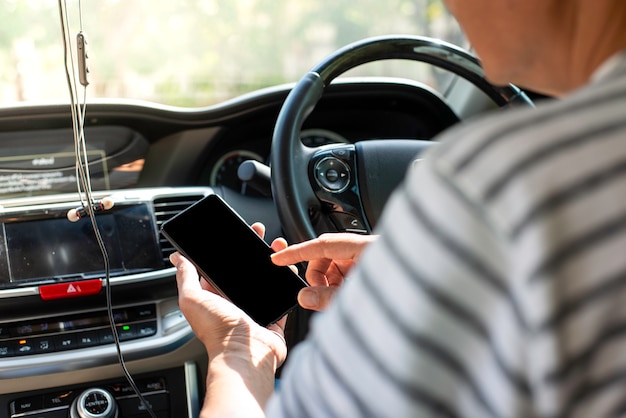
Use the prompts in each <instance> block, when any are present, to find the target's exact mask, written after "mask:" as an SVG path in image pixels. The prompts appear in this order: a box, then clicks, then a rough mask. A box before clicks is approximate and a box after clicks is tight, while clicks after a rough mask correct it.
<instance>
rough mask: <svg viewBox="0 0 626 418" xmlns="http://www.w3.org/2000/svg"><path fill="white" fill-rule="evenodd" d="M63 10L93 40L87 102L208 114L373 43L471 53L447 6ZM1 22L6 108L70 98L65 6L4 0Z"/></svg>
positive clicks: (393, 68) (377, 69)
mask: <svg viewBox="0 0 626 418" xmlns="http://www.w3.org/2000/svg"><path fill="white" fill-rule="evenodd" d="M62 1H63V2H64V4H65V5H66V7H67V11H68V16H69V18H68V24H69V28H70V32H69V33H71V34H77V33H78V32H79V31H81V30H82V31H83V32H84V33H85V35H86V38H87V42H88V49H87V51H88V56H89V69H90V73H89V86H88V89H87V93H86V94H87V99H88V100H89V99H93V98H125V99H138V100H146V101H152V102H157V103H161V104H167V105H175V106H188V107H198V106H209V105H213V104H216V103H219V102H222V101H224V100H227V99H230V98H233V97H235V96H238V95H240V94H242V93H246V92H250V91H253V90H256V89H259V88H264V87H267V86H272V85H277V84H283V83H289V82H294V81H297V80H298V79H299V78H300V77H301V76H302V75H303V74H304V73H306V72H307V71H308V70H309V69H310V68H311V67H313V66H314V65H315V64H316V63H317V62H318V61H320V60H321V59H323V58H324V57H325V56H327V55H328V54H330V53H331V52H333V51H334V50H336V49H338V48H339V47H342V46H344V45H346V44H348V43H351V42H354V41H356V40H359V39H363V38H366V37H370V36H377V35H385V34H395V33H405V34H412V35H424V36H431V37H436V38H440V39H443V40H447V41H449V42H452V43H455V44H458V45H463V37H462V35H461V33H460V30H459V28H458V26H457V25H456V23H455V21H454V20H453V19H452V18H451V17H450V16H449V14H448V13H447V12H446V10H445V8H444V6H443V4H442V3H441V1H439V0H385V1H380V0H360V1H353V0H323V1H320V0H298V1H292V0H175V1H155V0H98V1H88V0H83V1H82V2H81V3H79V2H78V1H72V0H66V1H65V0H62ZM0 15H1V16H2V17H3V19H2V20H3V22H2V25H1V26H0V62H1V63H2V71H1V72H0V99H1V100H2V103H3V104H8V103H14V102H24V101H28V102H31V101H36V102H40V101H56V102H58V101H63V102H66V101H68V100H69V97H68V89H67V82H66V76H65V69H64V58H63V40H62V30H61V19H60V17H59V2H58V1H57V0H3V1H2V2H0ZM74 53H75V51H74ZM365 67H369V66H365ZM365 67H364V68H359V69H356V70H353V71H352V72H351V73H352V74H350V75H354V74H356V75H386V76H390V75H391V76H403V77H411V78H414V79H418V80H419V81H422V82H425V83H428V84H436V83H441V82H442V78H441V77H440V76H432V69H430V68H429V69H428V70H422V69H415V68H416V67H415V64H412V63H407V62H403V63H398V62H387V63H375V64H373V65H372V66H371V68H365ZM435 87H436V86H435Z"/></svg>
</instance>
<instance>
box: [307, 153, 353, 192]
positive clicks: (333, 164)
mask: <svg viewBox="0 0 626 418" xmlns="http://www.w3.org/2000/svg"><path fill="white" fill-rule="evenodd" d="M315 180H316V181H317V184H319V185H320V186H321V187H322V188H324V189H325V190H327V191H329V192H331V193H341V192H343V191H344V190H346V188H347V187H348V185H349V184H350V168H349V167H348V165H347V164H346V163H344V162H343V161H341V160H340V159H339V158H336V157H326V158H323V159H321V160H320V161H318V162H317V163H316V164H315Z"/></svg>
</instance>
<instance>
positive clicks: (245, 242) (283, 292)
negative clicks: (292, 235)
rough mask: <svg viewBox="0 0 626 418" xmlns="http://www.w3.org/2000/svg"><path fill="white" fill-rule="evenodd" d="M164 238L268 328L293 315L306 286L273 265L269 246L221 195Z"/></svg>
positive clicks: (174, 224)
mask: <svg viewBox="0 0 626 418" xmlns="http://www.w3.org/2000/svg"><path fill="white" fill-rule="evenodd" d="M162 232H163V235H164V236H165V237H166V238H167V239H168V240H169V241H170V242H171V243H172V244H173V245H174V247H175V248H176V249H177V250H178V251H179V252H180V253H181V254H183V255H184V256H185V257H186V258H188V259H189V260H190V261H191V262H192V263H193V264H194V265H195V266H196V268H197V269H198V272H199V273H200V275H201V276H203V277H204V278H206V279H208V280H209V281H210V282H211V283H212V284H213V285H214V286H215V287H217V289H218V290H219V291H220V292H221V293H222V294H223V296H225V297H226V298H228V299H229V300H230V301H231V302H233V303H234V304H235V305H237V306H238V307H239V308H240V309H242V310H243V311H244V312H246V313H247V314H248V315H249V316H250V317H251V318H252V319H253V320H255V321H256V322H257V323H259V324H261V325H263V326H267V325H269V324H271V323H273V322H276V321H277V320H278V319H280V318H281V317H282V316H283V315H284V314H286V313H287V312H289V311H290V310H291V309H293V308H294V307H295V306H296V305H297V294H298V291H299V290H300V289H302V288H303V287H306V286H307V284H306V282H305V281H304V280H303V279H302V278H300V276H298V275H297V274H296V273H294V272H293V271H292V270H291V269H290V268H289V267H284V266H282V267H281V266H277V265H275V264H274V263H272V261H271V259H270V254H271V253H272V249H271V248H270V247H269V245H267V243H265V241H263V240H262V239H261V238H260V237H259V236H258V235H257V234H256V233H255V232H254V230H253V229H252V228H250V227H249V226H248V225H247V224H246V222H245V221H244V220H243V219H242V218H241V217H240V216H239V215H238V214H237V213H235V212H234V211H233V210H232V209H231V208H230V207H229V206H228V205H227V204H226V202H224V201H223V200H222V199H221V198H220V197H219V196H217V195H209V196H206V197H205V198H203V199H202V200H200V201H198V202H196V203H195V204H193V205H191V206H190V207H188V208H187V209H185V210H184V211H182V212H180V213H179V214H178V215H176V216H174V217H173V218H171V219H170V220H168V221H166V222H165V223H164V224H163V226H162Z"/></svg>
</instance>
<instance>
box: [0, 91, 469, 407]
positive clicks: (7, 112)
mask: <svg viewBox="0 0 626 418" xmlns="http://www.w3.org/2000/svg"><path fill="white" fill-rule="evenodd" d="M289 88H290V86H278V87H275V88H271V89H266V90H261V91H258V92H255V93H251V94H248V95H245V96H242V97H240V98H237V99H235V100H231V101H229V102H226V103H224V104H221V105H218V106H213V107H208V108H203V109H193V110H189V109H181V108H173V107H166V106H160V105H155V104H151V103H142V102H126V101H94V102H89V103H88V104H87V106H86V115H87V116H86V122H85V141H86V144H87V150H86V152H87V155H88V157H89V169H90V173H91V176H90V177H91V182H92V188H93V190H94V197H95V198H96V199H104V198H107V199H110V200H111V201H112V202H113V207H112V208H111V209H109V210H106V211H103V212H102V213H100V214H98V215H97V216H96V220H97V223H98V225H99V229H100V231H101V232H102V235H103V240H104V242H105V244H106V245H105V246H106V250H107V253H108V258H109V261H110V263H109V264H110V269H108V271H107V270H105V269H104V268H103V256H102V253H101V250H100V248H99V247H98V245H97V243H96V241H95V240H94V238H93V230H92V225H91V222H90V220H89V219H79V220H77V221H76V222H71V221H70V220H68V219H67V213H68V211H71V210H73V209H75V208H77V207H80V206H81V201H80V197H79V194H78V193H77V192H76V173H75V166H74V162H75V157H74V148H73V146H74V145H73V131H72V129H71V119H70V109H69V105H64V104H46V105H39V104H38V105H19V106H16V107H5V108H0V416H7V417H11V418H17V417H47V418H56V417H67V416H70V413H74V412H73V411H74V410H75V409H76V408H77V404H78V405H79V407H80V404H81V402H82V403H85V402H87V403H88V401H89V399H92V400H93V399H100V398H102V397H103V396H104V397H107V396H109V397H110V398H109V399H108V400H107V402H110V403H115V404H116V405H117V406H118V408H119V411H120V412H119V416H120V417H135V416H148V415H146V411H145V408H144V406H143V405H142V403H141V402H140V401H139V399H138V398H137V396H136V395H135V394H134V392H133V390H132V388H131V387H130V385H129V383H128V382H127V380H126V378H125V376H124V373H123V370H122V368H121V366H120V356H122V357H123V359H124V361H125V365H126V366H127V367H128V370H129V372H130V373H131V374H132V376H133V378H134V380H135V381H136V382H137V386H138V387H139V388H140V390H141V391H142V392H143V393H144V394H145V396H146V399H147V400H148V402H149V403H150V405H151V406H152V409H153V411H154V413H155V414H156V416H159V417H176V418H179V417H183V416H189V417H192V416H197V413H198V411H199V408H200V405H201V399H202V398H203V387H204V381H205V373H206V353H205V351H204V348H203V346H202V344H201V343H199V342H198V340H196V339H195V337H194V335H193V332H192V330H191V328H190V327H189V325H188V324H187V322H186V320H185V319H184V317H183V315H182V313H181V312H180V309H179V307H178V303H177V291H176V283H175V279H174V276H175V269H174V268H173V267H172V266H171V264H170V263H169V260H168V256H169V254H170V253H171V252H172V251H173V248H172V247H171V246H170V245H169V243H168V242H167V240H165V239H164V238H163V237H162V236H161V235H160V233H159V229H160V225H161V224H162V223H163V222H164V221H165V220H167V219H169V218H170V217H172V216H174V215H175V214H177V213H178V212H180V211H181V210H183V209H184V208H186V207H188V206H189V205H191V204H192V203H194V202H195V201H197V200H199V199H201V198H202V197H204V196H206V195H208V194H213V193H215V194H219V195H220V196H221V197H223V198H224V199H225V200H226V201H227V202H228V203H229V204H230V205H231V206H232V207H234V208H235V209H236V210H237V211H238V212H239V213H240V214H241V215H242V217H243V218H244V219H246V221H248V222H250V223H251V222H255V221H261V222H263V223H265V224H266V226H267V235H266V240H268V241H271V240H272V239H274V238H275V237H277V236H281V235H282V230H281V226H280V222H279V220H278V217H277V214H276V210H275V207H274V204H273V201H272V199H271V197H268V196H266V195H264V194H263V193H262V192H261V191H260V190H257V188H255V187H253V185H251V184H247V183H246V182H243V181H241V180H240V179H239V178H238V176H237V169H238V167H239V165H240V164H241V163H242V162H243V161H245V160H249V159H252V160H256V161H259V162H261V163H264V164H268V162H269V155H270V153H271V139H272V131H273V127H274V123H275V121H276V117H277V115H278V112H279V111H280V107H281V105H282V103H283V101H284V100H285V98H286V96H287V94H288V92H289ZM458 113H459V112H454V111H453V110H451V108H450V107H449V106H448V103H446V99H444V98H443V97H442V96H440V95H439V94H438V93H435V92H434V91H433V90H432V89H430V88H428V87H426V86H424V85H421V84H418V83H414V82H408V81H406V80H395V79H363V80H361V79H359V80H352V79H351V80H347V81H342V82H338V83H336V84H333V85H331V86H330V87H329V88H328V89H327V92H326V93H325V95H324V97H323V98H322V100H321V101H320V102H319V104H318V106H317V107H316V109H315V110H314V111H313V112H312V114H311V115H310V117H309V118H308V119H307V120H306V122H305V124H304V126H303V130H302V134H301V139H302V141H303V143H304V144H305V145H307V146H310V147H316V146H320V145H325V144H328V143H334V142H346V143H354V142H356V141H360V140H367V139H385V138H403V139H422V140H424V139H426V140H430V139H432V138H433V137H434V136H435V135H436V134H437V133H439V132H440V131H442V130H443V129H445V128H447V127H448V126H451V125H452V124H454V123H456V122H458V120H459V118H460V115H459V114H458ZM208 250H210V249H207V251H208ZM242 256H244V257H245V255H242ZM216 262H217V261H216ZM109 301H110V306H109ZM111 316H112V317H113V319H114V320H115V326H116V329H117V331H118V334H119V340H120V347H121V352H118V351H117V349H116V344H115V343H114V337H113V335H112V330H111V326H110V319H111ZM295 334H296V335H297V332H296V333H295Z"/></svg>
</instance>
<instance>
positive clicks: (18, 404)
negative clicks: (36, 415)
mask: <svg viewBox="0 0 626 418" xmlns="http://www.w3.org/2000/svg"><path fill="white" fill-rule="evenodd" d="M40 409H43V398H42V397H41V396H30V397H28V398H21V399H17V400H15V401H13V402H11V411H12V413H13V414H28V413H29V412H33V411H38V410H40Z"/></svg>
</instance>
